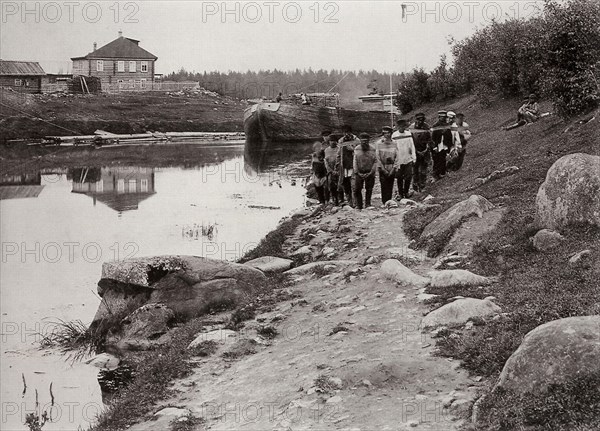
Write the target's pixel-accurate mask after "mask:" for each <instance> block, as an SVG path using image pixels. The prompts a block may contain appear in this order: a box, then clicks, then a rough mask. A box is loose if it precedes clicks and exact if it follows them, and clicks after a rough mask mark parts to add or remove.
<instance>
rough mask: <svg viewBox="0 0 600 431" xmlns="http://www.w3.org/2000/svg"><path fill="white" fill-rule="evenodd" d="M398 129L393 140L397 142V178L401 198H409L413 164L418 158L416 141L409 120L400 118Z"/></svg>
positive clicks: (393, 135)
mask: <svg viewBox="0 0 600 431" xmlns="http://www.w3.org/2000/svg"><path fill="white" fill-rule="evenodd" d="M396 125H397V126H398V130H396V131H395V132H394V133H393V134H392V141H394V142H395V143H396V146H397V148H398V155H397V157H396V166H397V169H396V178H397V181H398V194H399V195H400V198H401V199H402V198H409V197H410V196H412V195H411V194H409V190H410V183H411V181H412V176H413V165H414V163H415V161H416V160H417V152H416V151H415V143H414V141H413V137H412V133H410V132H409V131H408V130H406V129H407V127H408V121H406V120H402V119H400V120H398V121H397V122H396Z"/></svg>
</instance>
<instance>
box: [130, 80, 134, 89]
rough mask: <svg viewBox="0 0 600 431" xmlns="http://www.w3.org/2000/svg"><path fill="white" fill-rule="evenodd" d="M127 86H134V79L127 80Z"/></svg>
mask: <svg viewBox="0 0 600 431" xmlns="http://www.w3.org/2000/svg"><path fill="white" fill-rule="evenodd" d="M129 88H135V80H133V79H130V80H129Z"/></svg>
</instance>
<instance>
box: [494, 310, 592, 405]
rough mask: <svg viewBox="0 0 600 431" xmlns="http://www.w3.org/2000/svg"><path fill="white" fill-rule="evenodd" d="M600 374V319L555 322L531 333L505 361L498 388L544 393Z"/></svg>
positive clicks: (586, 318)
mask: <svg viewBox="0 0 600 431" xmlns="http://www.w3.org/2000/svg"><path fill="white" fill-rule="evenodd" d="M599 374H600V316H578V317H568V318H565V319H559V320H553V321H552V322H548V323H545V324H543V325H541V326H538V327H537V328H535V329H534V330H532V331H531V332H529V333H528V334H527V335H526V336H525V338H524V339H523V342H522V343H521V345H520V346H519V348H518V349H517V350H516V351H515V352H514V353H513V354H512V356H511V357H510V358H509V359H508V361H506V364H505V365H504V368H503V370H502V373H501V374H500V378H499V381H498V383H497V385H496V387H497V388H503V389H507V390H512V391H515V392H517V393H521V394H524V393H535V394H541V393H544V392H545V391H546V390H547V389H548V387H549V386H550V385H552V384H564V383H568V382H570V381H572V380H573V379H574V378H585V377H586V376H597V375H599Z"/></svg>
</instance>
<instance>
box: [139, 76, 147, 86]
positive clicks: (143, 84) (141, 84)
mask: <svg viewBox="0 0 600 431" xmlns="http://www.w3.org/2000/svg"><path fill="white" fill-rule="evenodd" d="M140 87H141V88H146V78H142V79H140Z"/></svg>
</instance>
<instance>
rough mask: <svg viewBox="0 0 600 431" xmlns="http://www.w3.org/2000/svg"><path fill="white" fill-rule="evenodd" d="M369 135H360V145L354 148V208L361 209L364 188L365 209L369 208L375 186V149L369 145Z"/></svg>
mask: <svg viewBox="0 0 600 431" xmlns="http://www.w3.org/2000/svg"><path fill="white" fill-rule="evenodd" d="M369 139H370V137H369V134H368V133H361V134H360V145H357V146H356V148H354V160H353V169H354V201H355V203H356V208H358V209H359V210H362V209H363V198H362V189H363V186H364V188H365V207H370V206H371V195H372V194H373V187H374V186H375V172H376V171H377V156H376V154H375V147H373V146H372V145H371V144H369Z"/></svg>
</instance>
